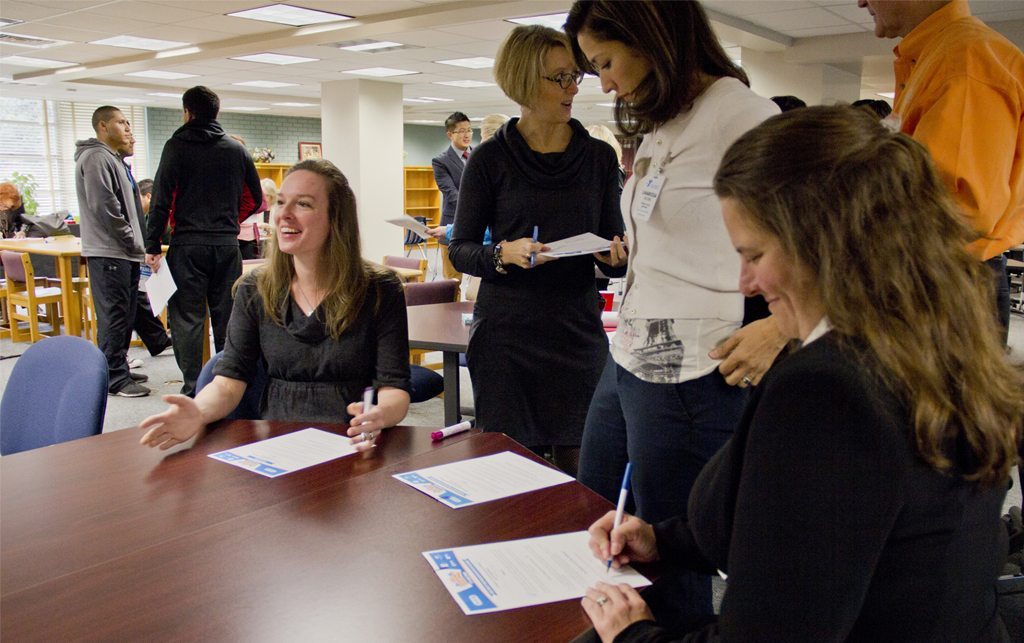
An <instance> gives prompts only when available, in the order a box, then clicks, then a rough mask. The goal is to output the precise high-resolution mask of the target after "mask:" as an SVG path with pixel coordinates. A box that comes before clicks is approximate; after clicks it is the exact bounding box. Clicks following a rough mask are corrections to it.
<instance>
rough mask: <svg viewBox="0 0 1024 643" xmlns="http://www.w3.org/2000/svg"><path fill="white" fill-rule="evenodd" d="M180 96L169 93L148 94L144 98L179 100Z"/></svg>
mask: <svg viewBox="0 0 1024 643" xmlns="http://www.w3.org/2000/svg"><path fill="white" fill-rule="evenodd" d="M183 93H184V92H182V93H181V94H183ZM181 94H172V93H171V92H150V93H147V94H146V96H158V97H160V98H181Z"/></svg>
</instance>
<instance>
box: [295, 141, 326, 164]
mask: <svg viewBox="0 0 1024 643" xmlns="http://www.w3.org/2000/svg"><path fill="white" fill-rule="evenodd" d="M323 156H324V152H323V148H322V147H321V146H320V144H319V143H305V142H300V143H299V160H300V161H305V160H306V159H319V158H323Z"/></svg>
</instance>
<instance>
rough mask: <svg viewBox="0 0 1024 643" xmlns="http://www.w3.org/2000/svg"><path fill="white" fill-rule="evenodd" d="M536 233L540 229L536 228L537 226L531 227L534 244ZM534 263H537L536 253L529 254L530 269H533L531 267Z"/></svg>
mask: <svg viewBox="0 0 1024 643" xmlns="http://www.w3.org/2000/svg"><path fill="white" fill-rule="evenodd" d="M538 232H540V228H538V227H537V226H533V242H534V243H537V233H538ZM536 261H537V253H536V252H531V253H530V267H531V268H533V266H534V264H535V263H536Z"/></svg>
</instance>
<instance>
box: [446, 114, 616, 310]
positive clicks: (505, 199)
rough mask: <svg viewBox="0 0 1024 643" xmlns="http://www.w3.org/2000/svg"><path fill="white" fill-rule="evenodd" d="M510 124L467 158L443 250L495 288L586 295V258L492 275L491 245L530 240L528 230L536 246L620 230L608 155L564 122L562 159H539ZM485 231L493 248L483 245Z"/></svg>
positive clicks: (589, 278) (589, 269) (589, 267)
mask: <svg viewBox="0 0 1024 643" xmlns="http://www.w3.org/2000/svg"><path fill="white" fill-rule="evenodd" d="M518 122H519V119H518V118H513V119H512V120H510V121H509V122H508V123H506V124H505V125H504V126H502V128H501V129H499V130H498V132H496V133H495V135H494V136H493V137H492V138H491V139H490V140H488V141H486V142H485V143H482V144H481V145H480V146H478V147H477V148H476V150H474V151H473V154H471V155H470V157H469V162H468V163H467V164H466V169H465V172H464V173H463V175H462V182H461V185H460V187H459V206H458V210H457V212H456V215H455V227H454V228H453V229H452V239H451V243H450V244H449V246H448V256H449V258H450V259H451V262H452V265H454V266H455V268H456V269H457V270H459V271H461V272H465V273H469V274H471V275H479V276H480V277H482V278H483V279H484V281H491V282H497V283H501V284H502V285H503V286H511V287H523V288H525V289H534V288H535V289H537V290H552V289H565V290H571V291H576V292H579V290H580V289H582V288H584V287H591V288H592V287H593V285H594V261H595V260H594V258H593V257H591V256H589V255H586V256H581V257H565V258H561V259H558V260H557V261H552V262H549V263H546V264H544V265H543V266H540V267H539V268H537V269H532V270H523V269H521V268H519V267H516V266H509V267H508V274H507V275H502V274H499V273H498V272H497V271H496V270H495V268H494V243H499V242H501V241H503V240H507V241H513V240H515V239H520V238H522V237H531V236H532V235H533V227H534V226H537V227H538V229H539V234H538V240H539V241H540V242H542V243H545V242H551V241H558V240H560V239H564V238H566V237H571V236H574V235H577V234H581V233H583V232H592V233H594V234H596V235H598V236H599V237H603V238H605V239H611V238H612V237H613V236H615V235H620V236H621V235H622V232H623V229H624V228H623V223H622V213H621V212H620V210H619V195H620V192H621V189H620V187H619V181H618V172H619V166H618V161H617V160H616V158H615V153H614V152H613V151H612V148H611V147H610V146H609V145H608V144H607V143H604V142H603V141H598V140H597V139H594V138H591V136H590V135H589V134H588V133H587V131H586V130H585V129H584V128H583V126H582V125H580V123H579V121H576V120H575V119H574V120H570V121H569V125H570V126H571V127H572V130H573V135H572V139H571V140H570V141H569V146H568V147H567V148H566V149H565V151H564V152H557V153H550V154H541V153H538V152H534V151H533V150H532V149H530V146H529V145H528V144H527V142H526V140H525V139H524V138H523V136H522V134H520V133H519V130H518V129H517V127H516V125H517V124H518ZM595 186H597V189H595ZM488 227H490V228H491V240H492V242H493V243H491V244H487V245H484V244H483V238H484V230H486V229H487V228H488ZM602 266H603V264H602ZM605 268H606V266H603V267H602V269H603V270H604V269H605ZM604 271H605V273H606V274H609V271H608V270H604Z"/></svg>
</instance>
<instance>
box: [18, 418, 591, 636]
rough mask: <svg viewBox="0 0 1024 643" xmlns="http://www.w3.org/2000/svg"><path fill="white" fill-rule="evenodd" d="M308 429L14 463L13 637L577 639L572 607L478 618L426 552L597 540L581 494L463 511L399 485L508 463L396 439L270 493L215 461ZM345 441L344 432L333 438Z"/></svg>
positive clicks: (477, 451) (239, 427)
mask: <svg viewBox="0 0 1024 643" xmlns="http://www.w3.org/2000/svg"><path fill="white" fill-rule="evenodd" d="M304 426H305V425H303V424H283V423H267V422H247V421H236V422H231V423H227V424H225V425H224V426H221V427H220V428H218V429H216V430H214V431H212V432H211V433H209V434H208V435H207V436H205V437H203V438H200V439H199V441H198V442H197V444H196V446H195V447H194V448H191V449H186V448H181V447H179V450H178V451H177V452H175V453H173V454H171V455H166V454H161V453H159V452H156V451H152V450H149V449H144V448H142V447H139V446H138V445H137V444H136V443H137V441H138V438H139V437H140V435H141V434H140V432H139V431H138V430H135V429H129V430H125V431H120V432H116V433H112V434H105V435H100V436H95V437H92V438H86V439H84V440H78V441H75V442H70V443H65V444H62V445H56V446H53V447H47V448H44V449H38V450H35V451H26V452H24V453H21V454H17V455H13V456H6V457H4V458H3V467H2V481H3V485H2V490H0V493H2V500H3V504H2V508H0V512H2V525H0V534H2V539H3V548H2V566H0V637H2V638H3V639H4V640H10V641H19V640H78V639H89V640H153V639H175V640H270V639H278V640H280V639H284V640H345V641H414V640H415V641H445V642H451V641H501V640H517V641H559V640H561V641H564V640H568V639H570V638H572V637H573V636H575V635H576V634H578V633H579V632H581V631H583V630H584V629H585V628H586V627H588V622H587V620H586V617H585V615H584V614H583V612H582V610H581V609H580V607H579V604H578V601H577V600H570V601H562V602H560V603H554V604H550V605H542V606H537V607H531V608H524V609H519V610H513V611H506V612H499V613H494V614H482V615H475V616H465V615H464V614H463V613H462V611H461V610H460V609H459V607H458V605H456V603H455V601H454V600H452V599H451V597H450V596H449V594H448V592H447V591H445V589H444V587H443V586H442V584H441V582H440V581H439V580H438V579H437V577H436V576H435V574H434V572H433V571H432V570H431V567H430V565H429V564H428V563H427V562H426V560H424V558H423V556H422V555H421V552H423V551H428V550H431V549H437V548H442V547H451V546H459V545H469V544H476V543H485V542H494V541H499V540H508V539H515V538H527V537H533V536H540V535H547V534H555V533H561V532H566V531H574V530H579V529H585V528H586V527H587V526H588V525H589V524H590V523H591V522H592V521H593V520H594V519H595V518H597V517H598V516H600V515H601V514H602V513H604V512H605V511H607V510H608V509H609V508H610V504H609V503H608V502H606V501H605V500H604V499H602V498H600V497H598V496H597V495H596V494H594V493H592V492H591V491H589V490H587V489H586V488H584V487H583V486H582V485H580V484H579V483H576V482H573V483H570V484H563V485H558V486H556V487H551V488H548V489H543V490H540V491H536V492H532V493H529V494H523V495H520V496H515V497H512V498H507V499H504V500H498V501H494V502H490V503H485V504H481V505H479V506H474V507H467V508H464V509H459V510H453V509H449V508H447V507H445V506H444V505H442V504H441V503H439V502H437V501H435V500H433V499H431V498H429V497H427V496H425V495H423V494H421V493H419V492H417V491H415V490H414V489H411V488H409V487H407V486H405V485H404V484H402V483H400V482H398V481H397V480H394V479H393V478H392V477H391V476H392V474H394V473H399V472H403V471H408V470H412V469H417V468H422V467H427V466H433V465H437V464H442V463H445V462H452V461H456V460H461V459H465V458H470V457H476V456H481V455H488V454H492V453H497V452H500V451H505V450H510V451H515V452H517V453H520V454H522V455H524V456H526V457H530V458H533V459H536V458H535V457H534V456H532V455H531V454H530V453H529V452H528V451H527V450H526V449H524V448H523V447H521V446H519V445H518V444H516V443H515V442H514V441H512V440H511V439H510V438H508V437H506V436H504V435H502V434H496V433H487V434H479V433H475V432H474V433H471V434H467V435H462V436H453V437H452V438H448V439H446V440H444V441H443V442H440V443H436V444H431V443H430V442H429V429H424V428H419V429H417V428H407V427H401V428H396V429H392V430H389V431H386V432H385V433H384V435H383V436H381V438H380V440H379V446H378V447H377V448H376V449H374V451H373V452H372V453H370V454H367V455H366V456H350V457H346V458H341V459H339V460H335V461H332V462H329V463H325V464H322V465H318V466H316V467H311V468H309V469H304V470H301V471H297V472H294V473H291V474H288V475H285V476H282V477H280V478H276V479H269V478H263V477H261V476H258V475H255V474H253V473H252V472H249V471H245V470H243V469H240V468H237V467H232V466H230V465H226V464H224V463H222V462H217V461H215V460H213V459H212V458H208V457H207V454H208V453H211V452H215V451H218V450H222V449H225V448H230V447H232V446H236V445H238V444H243V443H246V442H249V441H251V440H254V439H260V438H264V437H268V436H272V435H277V434H280V433H284V432H288V431H289V430H293V429H299V428H303V427H304ZM335 428H336V429H337V430H339V431H340V430H341V427H335Z"/></svg>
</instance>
